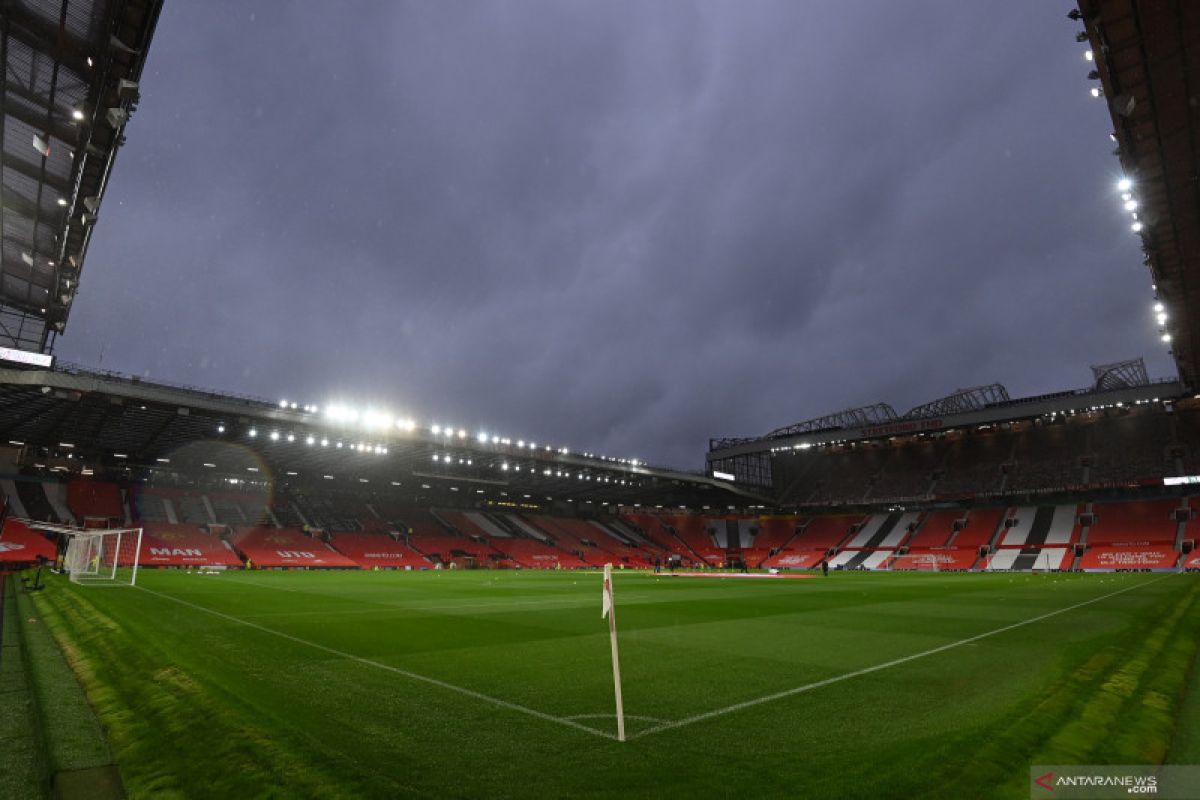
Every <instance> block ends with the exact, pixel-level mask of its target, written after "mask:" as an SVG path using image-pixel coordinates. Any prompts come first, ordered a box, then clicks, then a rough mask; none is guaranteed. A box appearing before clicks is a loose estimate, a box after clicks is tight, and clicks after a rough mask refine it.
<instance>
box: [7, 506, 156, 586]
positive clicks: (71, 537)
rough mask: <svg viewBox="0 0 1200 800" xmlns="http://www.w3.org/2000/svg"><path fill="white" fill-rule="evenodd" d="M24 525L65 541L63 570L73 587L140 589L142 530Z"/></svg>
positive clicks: (41, 523) (42, 524)
mask: <svg viewBox="0 0 1200 800" xmlns="http://www.w3.org/2000/svg"><path fill="white" fill-rule="evenodd" d="M25 524H26V525H27V526H28V527H30V528H32V529H33V530H39V531H49V532H52V533H58V534H60V535H61V536H64V537H66V548H65V550H64V552H63V560H62V566H63V569H64V570H65V571H66V572H67V574H68V575H69V576H70V578H71V581H72V582H73V583H89V584H99V585H105V586H125V585H128V586H136V585H137V573H138V562H139V561H140V559H141V555H142V528H77V527H73V526H70V525H59V524H56V523H51V522H37V521H34V520H26V521H25Z"/></svg>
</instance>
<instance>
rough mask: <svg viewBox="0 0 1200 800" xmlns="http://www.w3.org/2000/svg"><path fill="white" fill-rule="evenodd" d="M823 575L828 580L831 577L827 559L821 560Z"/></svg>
mask: <svg viewBox="0 0 1200 800" xmlns="http://www.w3.org/2000/svg"><path fill="white" fill-rule="evenodd" d="M821 574H822V575H824V576H825V577H826V578H828V577H829V559H827V558H822V559H821Z"/></svg>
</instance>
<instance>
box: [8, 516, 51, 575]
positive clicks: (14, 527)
mask: <svg viewBox="0 0 1200 800" xmlns="http://www.w3.org/2000/svg"><path fill="white" fill-rule="evenodd" d="M54 554H55V545H54V542H53V541H51V540H50V538H49V537H47V536H46V535H45V534H43V533H40V532H38V531H36V530H33V529H31V528H30V527H29V526H28V525H26V524H25V523H24V522H23V521H22V520H19V519H13V518H11V517H10V518H9V519H6V520H5V521H4V527H3V529H2V530H0V565H3V566H4V567H5V568H9V569H14V568H20V567H24V566H28V565H31V564H35V563H37V561H38V559H39V558H45V559H48V560H51V561H53V560H54Z"/></svg>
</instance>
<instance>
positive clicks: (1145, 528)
mask: <svg viewBox="0 0 1200 800" xmlns="http://www.w3.org/2000/svg"><path fill="white" fill-rule="evenodd" d="M1178 507H1179V501H1178V500H1152V501H1138V502H1128V503H1096V504H1095V505H1094V506H1093V507H1092V512H1093V513H1094V514H1095V522H1093V523H1092V526H1091V528H1090V529H1089V530H1088V538H1087V542H1088V545H1090V546H1096V545H1130V544H1132V545H1140V544H1167V545H1174V543H1175V533H1176V529H1177V526H1178V523H1177V522H1176V521H1175V519H1174V517H1173V516H1172V514H1173V512H1174V510H1175V509H1176V508H1178Z"/></svg>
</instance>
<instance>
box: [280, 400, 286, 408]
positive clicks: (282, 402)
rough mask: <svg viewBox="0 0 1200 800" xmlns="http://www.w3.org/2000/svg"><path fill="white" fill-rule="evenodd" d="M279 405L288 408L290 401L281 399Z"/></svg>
mask: <svg viewBox="0 0 1200 800" xmlns="http://www.w3.org/2000/svg"><path fill="white" fill-rule="evenodd" d="M279 407H280V408H287V407H288V401H287V400H280V401H279Z"/></svg>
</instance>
